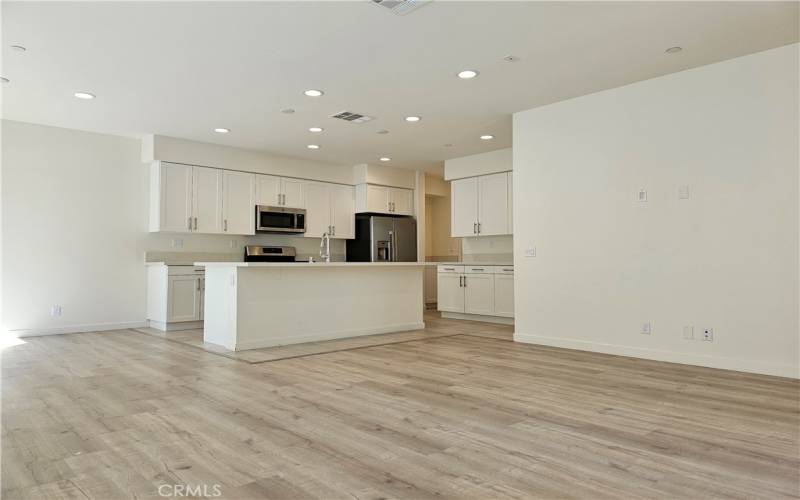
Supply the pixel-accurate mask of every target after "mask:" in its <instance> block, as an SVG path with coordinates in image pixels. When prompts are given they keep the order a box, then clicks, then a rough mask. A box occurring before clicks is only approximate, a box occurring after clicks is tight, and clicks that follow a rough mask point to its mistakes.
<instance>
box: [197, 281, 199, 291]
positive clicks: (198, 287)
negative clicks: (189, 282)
mask: <svg viewBox="0 0 800 500" xmlns="http://www.w3.org/2000/svg"><path fill="white" fill-rule="evenodd" d="M197 290H198V291H200V280H197Z"/></svg>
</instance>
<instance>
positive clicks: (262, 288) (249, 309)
mask: <svg viewBox="0 0 800 500" xmlns="http://www.w3.org/2000/svg"><path fill="white" fill-rule="evenodd" d="M195 265H197V266H204V267H205V270H206V281H205V287H206V288H205V323H204V326H203V339H204V341H205V342H209V343H212V344H216V345H221V346H223V347H225V348H226V349H229V350H232V351H241V350H245V349H257V348H261V347H272V346H279V345H288V344H300V343H303V342H314V341H319V340H331V339H342V338H348V337H357V336H361V335H373V334H378V333H390V332H399V331H406V330H417V329H421V328H424V327H425V324H424V323H423V320H422V314H423V295H422V278H423V268H424V263H417V262H387V263H373V262H313V263H310V262H196V263H195Z"/></svg>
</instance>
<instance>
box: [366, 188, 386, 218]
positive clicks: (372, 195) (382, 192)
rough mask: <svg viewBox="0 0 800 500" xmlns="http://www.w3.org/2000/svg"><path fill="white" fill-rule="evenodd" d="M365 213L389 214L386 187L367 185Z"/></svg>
mask: <svg viewBox="0 0 800 500" xmlns="http://www.w3.org/2000/svg"><path fill="white" fill-rule="evenodd" d="M367 212H377V213H382V214H388V213H391V212H390V211H389V188H388V187H386V186H375V185H372V184H367Z"/></svg>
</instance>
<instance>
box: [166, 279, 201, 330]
mask: <svg viewBox="0 0 800 500" xmlns="http://www.w3.org/2000/svg"><path fill="white" fill-rule="evenodd" d="M200 280H201V278H200V277H199V276H170V277H169V289H168V293H169V296H168V299H167V305H168V309H167V311H168V312H167V322H178V321H199V320H200V307H201V303H202V294H201V293H200V291H201V283H200Z"/></svg>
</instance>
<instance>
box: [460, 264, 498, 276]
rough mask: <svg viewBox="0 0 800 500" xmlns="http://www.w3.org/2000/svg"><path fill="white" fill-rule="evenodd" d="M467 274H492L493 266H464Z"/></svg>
mask: <svg viewBox="0 0 800 500" xmlns="http://www.w3.org/2000/svg"><path fill="white" fill-rule="evenodd" d="M464 272H465V273H467V274H494V266H464Z"/></svg>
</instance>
